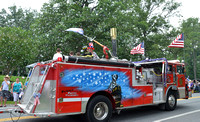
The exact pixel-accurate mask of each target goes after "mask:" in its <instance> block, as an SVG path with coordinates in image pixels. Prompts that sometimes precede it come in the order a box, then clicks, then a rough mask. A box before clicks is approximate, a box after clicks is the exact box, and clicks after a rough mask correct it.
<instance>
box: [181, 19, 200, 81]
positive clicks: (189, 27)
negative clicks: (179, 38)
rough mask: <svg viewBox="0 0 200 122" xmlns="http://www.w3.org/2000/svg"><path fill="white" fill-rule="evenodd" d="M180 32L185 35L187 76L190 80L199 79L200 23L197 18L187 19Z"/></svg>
mask: <svg viewBox="0 0 200 122" xmlns="http://www.w3.org/2000/svg"><path fill="white" fill-rule="evenodd" d="M181 27H182V28H181V30H182V31H183V32H184V34H185V57H187V58H185V60H186V70H187V75H189V76H190V77H191V79H197V77H198V78H199V77H200V73H199V72H200V69H199V68H198V67H199V61H200V53H199V52H200V48H199V47H200V42H199V39H200V32H199V30H200V23H199V19H198V18H188V19H187V20H185V21H183V23H182V25H181Z"/></svg>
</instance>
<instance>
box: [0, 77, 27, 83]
mask: <svg viewBox="0 0 200 122" xmlns="http://www.w3.org/2000/svg"><path fill="white" fill-rule="evenodd" d="M4 77H5V75H0V83H2V82H3V81H4ZM16 78H19V81H20V82H22V84H24V83H25V80H26V77H25V78H24V79H23V78H22V76H12V77H11V78H10V81H12V82H15V81H16Z"/></svg>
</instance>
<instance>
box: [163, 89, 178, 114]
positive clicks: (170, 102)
mask: <svg viewBox="0 0 200 122" xmlns="http://www.w3.org/2000/svg"><path fill="white" fill-rule="evenodd" d="M176 104H177V97H176V92H173V91H169V92H168V94H167V100H166V103H165V110H167V111H173V110H174V109H175V108H176Z"/></svg>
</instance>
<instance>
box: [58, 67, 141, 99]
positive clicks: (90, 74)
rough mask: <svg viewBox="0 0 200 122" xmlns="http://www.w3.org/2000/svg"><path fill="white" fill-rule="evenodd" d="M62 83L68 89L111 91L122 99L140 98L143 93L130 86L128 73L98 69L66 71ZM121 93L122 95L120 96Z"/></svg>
mask: <svg viewBox="0 0 200 122" xmlns="http://www.w3.org/2000/svg"><path fill="white" fill-rule="evenodd" d="M63 73H64V74H63V76H62V79H61V83H62V85H64V86H67V87H77V89H78V90H80V91H87V92H97V91H101V90H110V91H111V93H112V94H113V95H114V96H117V97H118V98H119V101H121V99H131V98H138V97H141V96H142V94H143V93H142V91H141V90H138V89H134V88H132V87H131V86H130V79H129V77H128V76H127V75H126V72H120V71H109V70H96V69H67V70H64V72H63ZM119 93H120V94H121V95H119Z"/></svg>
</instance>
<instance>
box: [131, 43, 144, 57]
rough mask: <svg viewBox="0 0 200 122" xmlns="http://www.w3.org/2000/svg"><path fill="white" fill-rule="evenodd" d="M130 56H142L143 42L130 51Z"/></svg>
mask: <svg viewBox="0 0 200 122" xmlns="http://www.w3.org/2000/svg"><path fill="white" fill-rule="evenodd" d="M131 54H133V55H134V54H144V42H142V43H140V44H139V45H138V46H136V47H134V48H133V49H132V50H131Z"/></svg>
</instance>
